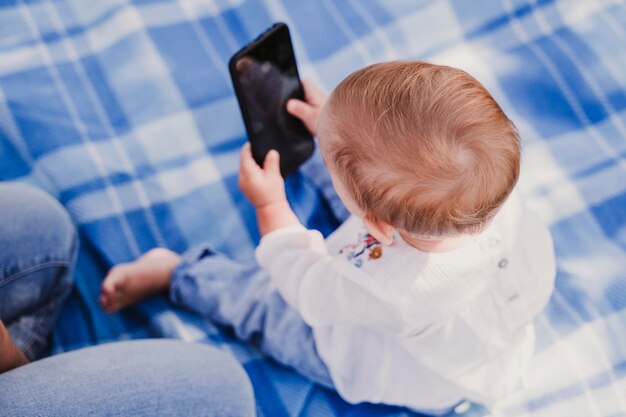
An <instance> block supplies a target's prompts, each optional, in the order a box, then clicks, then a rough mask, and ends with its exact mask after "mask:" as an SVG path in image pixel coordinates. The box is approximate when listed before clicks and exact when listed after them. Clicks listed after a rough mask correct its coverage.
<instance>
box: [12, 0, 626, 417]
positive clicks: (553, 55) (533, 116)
mask: <svg viewBox="0 0 626 417" xmlns="http://www.w3.org/2000/svg"><path fill="white" fill-rule="evenodd" d="M275 21H284V22H286V23H287V24H288V25H289V26H290V28H291V31H292V36H293V39H294V43H295V48H296V55H297V58H298V60H299V64H300V68H301V72H302V74H303V76H304V78H309V79H312V80H313V81H315V82H317V83H318V84H320V85H321V86H322V87H323V88H325V89H327V90H330V89H332V88H333V86H334V85H336V84H337V83H338V82H339V81H340V80H341V79H342V78H343V77H345V76H346V75H347V74H348V73H350V72H351V71H353V70H355V69H357V68H360V67H362V66H364V65H367V64H369V63H373V62H376V61H382V60H391V59H425V60H429V61H431V62H434V63H439V64H449V65H453V66H456V67H460V68H463V69H465V70H467V71H468V72H470V73H471V74H472V75H474V76H475V77H476V78H478V79H479V80H480V81H481V82H483V83H484V84H485V86H486V87H487V88H488V89H489V90H490V91H491V92H492V94H493V95H494V96H495V98H496V99H497V100H498V101H499V102H500V103H501V105H502V107H503V108H504V110H505V111H506V112H507V114H508V115H509V116H510V117H511V118H512V119H513V120H514V121H515V123H516V124H517V126H518V127H519V129H520V131H521V136H522V138H523V147H524V159H523V173H522V177H521V180H520V188H521V191H522V194H523V195H524V197H525V198H526V200H527V202H528V204H529V205H531V206H532V207H533V208H534V209H535V210H537V211H538V213H539V214H540V215H541V216H542V217H543V218H544V219H545V220H546V221H547V222H548V223H549V224H550V227H551V230H552V233H553V235H554V239H555V245H556V253H557V258H558V276H557V281H556V291H555V293H554V296H553V297H552V299H551V301H550V303H549V305H548V307H547V308H546V310H545V312H544V313H543V314H542V315H541V316H540V317H539V318H538V319H537V326H536V327H537V334H538V346H537V353H536V356H535V359H534V361H533V364H532V368H531V372H530V380H529V382H530V386H529V388H528V389H527V390H525V391H524V392H520V393H517V394H514V395H513V396H512V397H510V398H508V399H507V400H505V401H503V402H502V403H501V404H499V405H498V406H497V407H495V408H494V409H492V410H486V409H484V408H482V407H479V406H472V407H471V408H469V410H466V411H464V415H466V416H472V417H473V416H487V415H490V414H491V415H493V416H537V417H538V416H546V417H561V416H562V417H570V416H585V417H588V416H592V417H609V416H611V417H615V416H624V415H626V260H625V259H626V257H625V251H626V71H625V70H624V68H626V47H625V45H626V5H625V3H624V1H623V0H620V1H608V0H593V1H575V0H570V1H567V0H562V1H556V0H532V1H531V0H485V1H481V2H477V1H464V0H440V1H435V0H432V1H431V0H406V1H396V0H393V1H383V0H362V1H361V0H341V1H332V0H307V1H293V0H263V1H243V0H214V1H211V0H179V1H174V0H172V1H170V0H153V1H147V0H146V1H130V0H89V1H84V0H63V1H53V0H20V1H16V0H0V180H14V181H22V182H28V183H31V184H35V185H37V186H39V187H42V188H44V189H46V190H47V191H49V192H50V193H52V194H53V195H55V196H56V197H57V198H58V199H59V200H60V201H61V202H62V203H63V204H64V205H65V207H66V208H67V210H68V211H69V212H70V214H71V216H72V218H73V220H74V221H75V223H76V224H77V225H78V227H79V231H80V235H81V253H80V257H79V263H78V268H77V271H76V280H77V284H76V290H75V291H74V293H73V295H72V298H71V299H70V301H69V302H68V304H67V305H66V308H65V309H64V311H63V313H62V316H61V320H60V324H59V326H58V329H57V331H56V333H55V345H54V346H55V348H54V351H55V352H61V351H66V350H72V349H77V348H80V347H84V346H88V345H92V344H96V343H104V342H109V341H113V340H120V339H132V338H145V337H174V338H180V339H184V340H188V341H197V342H201V343H211V344H218V345H220V346H223V348H224V349H227V350H230V351H231V352H232V353H233V354H234V355H235V356H236V357H237V358H238V359H239V360H240V361H241V363H242V364H243V366H244V367H245V369H246V370H247V371H248V373H249V375H250V377H251V380H252V382H253V385H254V388H255V392H256V398H257V402H258V412H259V415H260V416H268V417H281V416H408V415H413V414H412V413H410V412H409V411H406V410H403V409H399V408H392V407H383V406H375V405H369V404H361V405H350V404H347V403H346V402H344V401H343V400H341V399H340V398H339V397H338V396H337V394H336V393H334V392H330V391H328V390H324V389H321V388H319V387H316V386H314V385H312V384H311V383H310V382H308V381H307V380H305V379H304V378H302V377H300V376H298V375H296V374H295V373H293V372H292V371H289V370H287V369H285V368H282V367H280V366H278V365H276V364H275V363H273V362H271V361H269V360H267V359H264V358H263V357H261V356H260V355H259V354H258V352H256V351H255V350H254V349H252V348H250V347H247V346H244V345H242V344H240V343H238V342H236V341H234V340H233V338H232V336H231V335H230V334H229V333H228V332H227V331H224V330H221V329H218V328H216V327H215V326H214V325H213V324H211V323H210V322H207V321H206V320H203V319H201V318H199V317H197V316H195V315H193V314H191V313H188V312H184V311H180V310H176V309H173V308H172V307H170V306H169V305H168V303H167V302H166V300H165V298H162V297H161V298H159V297H156V298H153V299H151V300H149V301H147V302H144V303H142V304H140V305H138V306H137V307H135V308H131V309H129V310H127V311H125V312H123V313H120V314H116V315H112V316H107V315H106V314H104V313H103V312H102V311H101V310H100V308H99V307H98V305H97V296H98V294H99V285H100V282H101V280H102V278H103V276H104V273H105V272H106V270H107V269H108V268H109V267H110V266H111V265H113V264H115V263H119V262H124V261H128V260H131V259H134V258H135V257H137V256H138V255H140V254H141V253H143V252H145V251H146V250H148V249H150V248H152V247H155V246H165V247H169V248H172V249H174V250H177V251H184V250H185V249H187V248H189V247H191V246H193V245H196V244H198V243H200V242H203V241H208V242H210V243H211V245H213V247H215V248H216V249H218V250H221V251H223V252H226V253H227V254H229V255H231V256H233V257H235V258H238V259H249V258H250V257H252V256H253V250H254V247H255V244H256V243H257V241H258V238H259V236H258V232H257V231H256V225H255V222H254V215H253V211H252V208H251V207H250V205H249V204H248V203H247V202H246V201H245V200H244V198H243V197H242V195H241V194H240V192H239V191H238V190H237V185H236V182H237V181H236V173H237V159H238V150H239V148H240V147H241V145H242V144H243V143H244V142H245V140H246V137H245V132H244V128H243V124H242V121H241V117H240V114H239V110H238V108H237V104H236V100H235V98H234V94H233V90H232V87H231V83H230V79H229V76H228V71H227V65H226V63H227V61H228V59H229V57H230V56H231V54H232V53H233V52H235V51H236V50H237V49H238V48H239V47H241V46H242V45H243V44H244V43H246V42H247V41H249V40H251V39H253V38H254V37H255V36H256V35H257V34H258V33H259V32H261V31H262V30H263V29H265V28H266V27H268V26H269V25H270V24H271V23H273V22H275ZM316 158H318V156H316ZM287 187H288V192H289V196H290V200H291V202H292V204H293V205H294V207H295V209H296V212H297V214H298V216H299V217H300V218H301V219H302V220H303V222H305V224H307V225H308V226H310V227H316V228H318V229H320V230H321V231H322V232H323V233H326V234H327V233H329V232H330V231H332V230H333V229H334V228H335V227H336V226H337V225H338V224H339V220H338V215H337V213H336V212H335V211H333V210H332V205H331V204H330V203H329V201H328V200H326V199H325V197H324V195H323V194H322V193H321V191H320V189H319V187H318V185H317V183H316V181H315V178H311V177H307V176H306V175H304V174H302V173H299V174H296V175H294V176H293V177H291V178H290V179H289V181H288V184H287ZM103 389H106V387H103ZM0 395H1V394H0ZM458 411H459V413H461V412H463V410H461V409H459V410H458Z"/></svg>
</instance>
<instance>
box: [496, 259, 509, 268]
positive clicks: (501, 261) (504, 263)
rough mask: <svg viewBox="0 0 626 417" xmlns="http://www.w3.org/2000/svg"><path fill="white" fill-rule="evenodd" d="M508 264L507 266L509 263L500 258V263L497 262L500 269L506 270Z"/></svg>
mask: <svg viewBox="0 0 626 417" xmlns="http://www.w3.org/2000/svg"><path fill="white" fill-rule="evenodd" d="M508 264H509V261H508V260H507V259H506V258H502V259H500V262H498V266H499V267H500V268H506V266H507V265H508Z"/></svg>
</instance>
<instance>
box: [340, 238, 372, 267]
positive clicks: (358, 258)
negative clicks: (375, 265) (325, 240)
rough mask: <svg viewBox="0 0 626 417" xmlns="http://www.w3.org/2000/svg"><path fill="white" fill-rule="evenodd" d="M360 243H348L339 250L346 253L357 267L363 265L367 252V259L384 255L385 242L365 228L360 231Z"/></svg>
mask: <svg viewBox="0 0 626 417" xmlns="http://www.w3.org/2000/svg"><path fill="white" fill-rule="evenodd" d="M358 242H359V243H357V244H356V245H346V246H344V247H343V249H341V250H340V251H339V253H340V254H342V255H345V256H346V258H348V260H349V261H350V262H352V263H353V264H354V265H355V266H356V267H357V268H360V267H362V266H363V259H364V257H363V255H365V254H366V253H367V260H372V261H373V260H376V259H380V258H381V257H382V256H383V244H382V243H380V242H379V241H378V240H377V239H376V238H375V237H373V236H372V235H370V234H369V233H367V232H366V231H365V230H363V231H361V233H359V240H358Z"/></svg>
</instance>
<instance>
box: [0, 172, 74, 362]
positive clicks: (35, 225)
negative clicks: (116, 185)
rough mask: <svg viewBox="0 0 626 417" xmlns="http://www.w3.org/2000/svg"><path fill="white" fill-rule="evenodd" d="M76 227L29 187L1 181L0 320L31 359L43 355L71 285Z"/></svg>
mask: <svg viewBox="0 0 626 417" xmlns="http://www.w3.org/2000/svg"><path fill="white" fill-rule="evenodd" d="M77 246H78V245H77V234H76V230H75V228H74V226H73V224H72V222H71V220H70V218H69V216H68V214H67V212H66V211H65V210H64V208H63V207H62V206H61V205H60V204H59V203H58V202H57V201H56V200H54V199H53V198H52V197H51V196H49V195H48V194H46V193H44V192H43V191H41V190H38V189H35V188H33V187H29V186H25V185H22V184H16V183H0V320H2V321H3V322H4V324H5V326H6V327H7V329H8V331H9V334H10V335H11V337H12V338H13V340H14V341H15V343H16V345H17V346H18V348H19V349H20V350H21V351H22V352H24V354H25V355H26V356H27V357H28V358H29V359H31V360H33V359H37V358H39V357H41V356H42V355H43V354H45V353H46V349H47V348H48V342H49V337H50V334H51V332H52V329H53V327H54V325H55V323H56V319H57V317H58V314H59V312H60V310H61V306H62V304H63V301H64V300H65V299H66V298H67V296H68V295H69V292H70V290H71V286H72V275H71V274H72V269H73V265H74V262H75V258H76V250H77Z"/></svg>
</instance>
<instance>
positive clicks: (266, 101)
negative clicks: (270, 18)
mask: <svg viewBox="0 0 626 417" xmlns="http://www.w3.org/2000/svg"><path fill="white" fill-rule="evenodd" d="M228 67H229V70H230V76H231V78H232V81H233V86H234V87H235V94H236V95H237V101H238V102H239V108H240V110H241V115H242V117H243V121H244V124H245V126H246V131H247V133H248V138H249V140H250V145H251V148H252V155H253V157H254V159H255V160H256V162H257V163H258V164H259V165H261V166H262V165H263V161H264V160H265V155H267V153H268V152H269V151H270V150H272V149H276V150H277V151H278V152H279V154H280V171H281V174H282V176H283V177H287V176H289V175H291V174H293V173H294V172H295V171H296V170H297V169H298V167H299V166H300V165H301V164H302V163H303V162H304V161H306V160H307V159H308V158H309V156H311V154H312V153H313V150H314V148H315V143H314V142H313V137H312V136H311V133H310V132H309V131H308V130H307V128H306V127H305V126H304V124H303V123H302V122H301V121H300V120H299V119H297V118H295V117H293V116H292V115H290V114H289V113H287V110H286V109H285V104H286V103H287V100H289V99H291V98H297V99H300V100H304V89H303V88H302V83H301V81H300V76H299V75H298V67H297V65H296V57H295V55H294V52H293V46H292V44H291V36H290V35H289V28H288V27H287V25H286V24H284V23H276V24H274V25H273V26H271V27H270V28H269V29H267V30H266V31H265V32H263V33H262V34H261V35H259V36H258V37H257V38H256V39H255V40H254V41H252V42H251V43H250V44H248V45H246V46H244V47H243V48H242V49H241V50H240V51H239V52H237V53H235V55H233V57H232V58H231V59H230V62H229V64H228Z"/></svg>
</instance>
